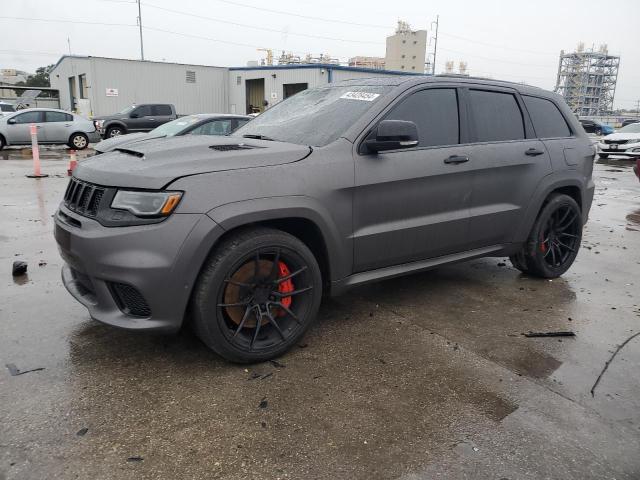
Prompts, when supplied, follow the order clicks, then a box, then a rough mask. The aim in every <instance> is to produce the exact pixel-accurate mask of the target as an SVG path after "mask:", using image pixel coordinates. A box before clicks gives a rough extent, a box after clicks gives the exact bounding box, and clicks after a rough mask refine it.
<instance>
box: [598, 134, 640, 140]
mask: <svg viewBox="0 0 640 480" xmlns="http://www.w3.org/2000/svg"><path fill="white" fill-rule="evenodd" d="M635 138H640V133H612V134H611V135H607V136H606V137H602V139H603V140H633V139H635Z"/></svg>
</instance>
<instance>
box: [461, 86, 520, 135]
mask: <svg viewBox="0 0 640 480" xmlns="http://www.w3.org/2000/svg"><path fill="white" fill-rule="evenodd" d="M469 102H470V107H471V108H470V110H471V121H472V122H473V127H474V128H475V131H476V141H478V142H500V141H506V140H522V139H524V138H525V135H524V120H523V119H522V112H521V111H520V107H519V106H518V102H517V100H516V97H515V96H513V95H512V94H511V93H502V92H488V91H485V90H469Z"/></svg>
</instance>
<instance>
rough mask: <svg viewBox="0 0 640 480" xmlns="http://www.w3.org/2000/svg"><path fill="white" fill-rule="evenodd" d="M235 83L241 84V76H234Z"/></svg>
mask: <svg viewBox="0 0 640 480" xmlns="http://www.w3.org/2000/svg"><path fill="white" fill-rule="evenodd" d="M236 85H242V77H241V76H240V75H238V76H237V77H236Z"/></svg>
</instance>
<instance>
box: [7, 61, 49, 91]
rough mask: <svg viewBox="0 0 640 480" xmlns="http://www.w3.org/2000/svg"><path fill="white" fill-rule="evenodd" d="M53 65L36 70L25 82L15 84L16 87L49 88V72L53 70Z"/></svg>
mask: <svg viewBox="0 0 640 480" xmlns="http://www.w3.org/2000/svg"><path fill="white" fill-rule="evenodd" d="M53 67H54V65H53V64H52V65H48V66H46V67H38V68H36V73H35V75H29V76H28V77H27V81H26V82H17V83H16V86H18V87H50V86H51V83H50V82H49V72H51V70H53Z"/></svg>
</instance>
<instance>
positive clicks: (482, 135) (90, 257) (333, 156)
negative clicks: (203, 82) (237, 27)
mask: <svg viewBox="0 0 640 480" xmlns="http://www.w3.org/2000/svg"><path fill="white" fill-rule="evenodd" d="M594 154H595V151H594V147H593V146H592V145H591V142H590V140H589V139H588V138H587V136H586V135H585V133H584V130H583V129H582V127H581V126H580V124H579V123H578V121H577V120H576V118H575V116H574V115H573V114H572V113H571V111H570V110H569V108H568V107H567V106H566V105H565V103H564V102H563V101H562V98H561V97H560V96H558V95H556V94H554V93H550V92H547V91H544V90H540V89H538V88H533V87H528V86H523V85H517V84H513V83H506V82H497V81H488V80H480V79H474V78H459V77H446V76H444V77H422V76H411V77H409V76H407V77H391V78H377V79H359V80H353V81H348V82H343V83H335V84H332V85H330V86H326V87H319V88H314V89H310V90H305V91H303V92H301V93H299V94H297V95H295V96H293V97H290V98H289V99H287V100H285V101H283V102H281V103H280V104H278V105H276V106H274V107H273V108H271V109H269V110H268V111H266V112H265V113H263V114H262V115H260V116H258V117H256V118H255V119H254V120H252V121H251V122H249V123H248V124H247V125H245V126H244V127H242V128H240V129H239V130H237V131H236V132H235V133H233V134H232V135H231V136H229V137H218V138H212V137H191V136H185V137H174V138H169V139H164V140H161V141H155V142H154V141H150V142H146V143H144V144H138V145H131V146H127V148H125V149H121V150H116V151H114V152H111V153H106V154H104V155H100V156H99V157H97V158H91V159H89V160H86V161H84V162H82V164H81V165H79V166H78V168H77V169H76V170H75V172H74V177H73V178H72V179H71V181H70V183H69V186H68V188H67V191H66V193H65V195H64V199H63V200H62V203H61V204H60V208H59V210H58V212H57V213H56V216H55V223H56V227H55V236H56V239H57V241H58V245H59V247H60V252H61V254H62V257H63V258H64V260H65V262H66V265H65V266H64V268H63V280H64V283H65V285H66V287H67V289H68V290H69V291H70V292H71V294H72V295H73V296H74V297H75V298H76V299H77V300H78V301H80V302H81V303H82V304H84V305H85V306H86V307H87V308H88V309H89V312H90V314H91V316H92V317H93V318H95V319H97V320H99V321H101V322H104V323H107V324H110V325H114V326H117V327H122V328H128V329H131V330H145V331H162V332H173V331H176V330H178V329H179V328H180V327H181V326H182V325H183V323H184V322H185V319H188V320H190V321H191V322H192V324H193V326H194V328H195V330H196V332H197V333H198V335H199V336H200V338H201V339H202V340H203V342H204V343H205V344H206V345H208V346H209V347H210V348H211V349H212V350H214V351H215V352H217V353H218V354H220V355H222V356H223V357H225V358H227V359H229V360H231V361H236V362H256V361H262V360H265V359H269V358H273V357H275V356H278V355H280V354H282V353H283V352H285V351H286V350H287V349H289V348H291V346H292V345H295V344H296V342H297V341H299V339H300V338H301V336H302V335H303V334H304V332H305V331H306V330H307V329H308V328H309V326H310V325H311V324H312V322H313V320H314V318H315V317H316V313H317V311H318V307H319V305H320V301H321V298H322V296H323V295H337V294H340V293H342V292H344V291H345V290H346V289H348V288H350V287H353V286H355V285H360V284H363V283H365V282H371V281H375V280H380V279H384V278H391V277H394V276H398V275H404V274H409V273H414V272H419V271H422V270H426V269H429V268H433V267H436V266H438V265H443V264H447V263H451V262H459V261H462V260H468V259H472V258H477V257H483V256H505V255H506V256H510V258H511V261H512V262H513V264H514V265H515V266H516V267H517V268H518V269H520V270H522V271H523V272H525V273H526V274H529V275H532V276H536V277H541V278H554V277H557V276H559V275H561V274H563V273H564V272H565V271H566V270H567V269H568V268H569V267H570V266H571V264H572V263H573V261H574V259H575V258H576V255H577V254H578V249H579V248H580V240H581V236H582V227H583V225H584V223H585V222H586V221H587V216H588V213H589V209H590V207H591V202H592V198H593V190H594V184H593V181H592V178H591V173H592V169H593V160H594Z"/></svg>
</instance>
